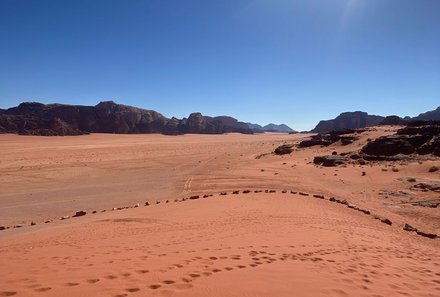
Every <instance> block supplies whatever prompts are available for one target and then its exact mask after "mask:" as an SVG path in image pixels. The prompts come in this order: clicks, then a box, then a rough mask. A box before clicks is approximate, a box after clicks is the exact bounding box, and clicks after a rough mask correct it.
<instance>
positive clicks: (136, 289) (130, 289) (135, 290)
mask: <svg viewBox="0 0 440 297" xmlns="http://www.w3.org/2000/svg"><path fill="white" fill-rule="evenodd" d="M140 290H141V289H139V288H128V289H126V291H127V292H130V293H134V292H138V291H140Z"/></svg>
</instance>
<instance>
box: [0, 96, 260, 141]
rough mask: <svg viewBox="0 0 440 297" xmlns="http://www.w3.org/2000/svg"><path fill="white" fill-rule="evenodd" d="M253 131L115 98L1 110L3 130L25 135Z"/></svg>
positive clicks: (219, 120)
mask: <svg viewBox="0 0 440 297" xmlns="http://www.w3.org/2000/svg"><path fill="white" fill-rule="evenodd" d="M228 132H238V133H246V134H251V133H253V131H252V130H251V129H250V128H249V126H248V125H247V124H246V123H243V122H239V121H237V120H236V119H234V118H231V117H226V116H221V117H207V116H203V115H202V114H200V113H193V114H191V115H190V116H189V118H188V119H182V120H179V119H176V118H171V119H168V118H166V117H165V116H163V115H162V114H160V113H158V112H156V111H153V110H146V109H141V108H136V107H132V106H127V105H122V104H116V103H115V102H113V101H105V102H100V103H99V104H97V105H96V106H81V105H65V104H47V105H45V104H41V103H37V102H27V103H22V104H20V105H19V106H17V107H13V108H10V109H7V110H0V133H17V134H25V135H47V136H52V135H81V134H87V133H117V134H134V133H163V134H169V135H176V134H184V133H196V134H222V133H228Z"/></svg>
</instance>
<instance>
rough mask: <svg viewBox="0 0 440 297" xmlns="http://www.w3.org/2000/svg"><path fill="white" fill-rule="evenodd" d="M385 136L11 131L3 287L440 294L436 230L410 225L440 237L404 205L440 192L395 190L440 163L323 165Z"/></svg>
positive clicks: (430, 221) (1, 247)
mask: <svg viewBox="0 0 440 297" xmlns="http://www.w3.org/2000/svg"><path fill="white" fill-rule="evenodd" d="M387 133H392V130H391V129H390V128H389V127H383V128H380V129H377V130H374V131H369V132H367V133H365V134H363V135H362V136H361V139H360V140H359V141H357V142H355V143H353V144H352V145H348V146H340V145H337V144H336V145H332V146H330V147H327V148H310V149H304V150H299V151H295V152H294V153H292V154H291V155H286V156H275V155H270V154H269V155H266V154H267V153H270V152H271V151H273V149H274V148H275V147H276V146H277V145H280V144H283V143H284V142H285V141H288V142H297V141H299V140H300V139H302V138H304V137H306V136H307V135H282V134H265V135H237V134H231V135H217V136H213V135H185V136H178V137H167V136H161V135H89V136H79V137H68V138H50V137H49V138H46V137H20V136H13V135H2V136H0V139H1V141H0V147H1V151H2V155H1V157H0V161H1V162H0V170H1V172H2V175H1V176H0V179H1V180H0V181H1V183H2V185H7V186H6V187H2V188H1V190H0V220H1V221H0V224H2V225H8V226H12V225H14V224H23V225H24V227H23V228H18V229H14V228H11V229H8V230H3V231H1V232H0V254H1V260H0V265H1V267H2V269H0V296H113V297H116V296H376V297H377V296H384V297H387V296H439V295H440V281H439V279H440V260H439V259H440V245H439V240H438V239H437V240H432V239H428V238H424V237H421V236H418V235H416V234H415V233H414V232H406V231H404V230H403V229H402V228H403V226H404V224H405V223H410V224H411V225H414V226H416V227H418V228H421V229H422V230H427V231H430V232H434V233H437V234H438V233H440V221H439V214H438V208H426V207H416V206H412V205H410V204H405V203H403V202H405V201H406V200H411V199H416V198H417V199H433V198H438V194H436V193H432V192H429V191H428V192H423V191H419V192H415V191H414V193H413V194H409V195H408V196H398V195H397V196H396V195H391V194H389V193H394V192H398V191H399V190H406V191H410V188H411V184H410V182H408V181H407V179H406V177H408V176H411V177H415V178H416V179H419V180H425V179H426V180H433V179H438V174H437V173H434V174H432V173H429V172H428V170H427V169H428V168H429V167H430V166H432V164H435V163H436V161H425V162H423V163H422V164H419V163H417V162H412V163H408V164H406V163H402V164H400V163H397V164H392V166H393V167H396V168H398V169H399V170H398V171H392V170H387V171H384V169H386V168H390V167H387V166H386V164H383V165H376V166H372V167H370V166H351V165H350V166H347V167H346V168H341V167H339V168H322V167H319V166H314V165H313V164H310V162H311V161H312V160H313V156H315V155H318V154H324V153H331V152H332V151H333V150H337V151H338V152H343V151H352V150H355V149H357V148H359V146H361V145H362V144H363V143H365V142H366V141H367V138H374V137H377V136H379V135H384V134H387ZM256 157H259V158H258V159H257V158H256ZM437 163H438V162H437ZM362 172H365V173H366V174H365V175H363V174H361V173H362ZM245 189H249V190H250V193H247V194H245V193H243V190H245ZM269 189H270V190H273V191H274V192H273V193H266V192H265V190H269ZM233 191H239V194H232V192H233ZM255 191H258V193H255ZM260 191H262V192H260ZM300 191H302V192H307V193H310V195H309V196H304V195H300V194H299V193H298V192H300ZM411 191H413V190H411ZM221 192H224V193H227V195H220V193H221ZM283 192H285V193H283ZM292 192H293V193H292ZM205 194H206V195H207V194H212V196H209V197H207V198H203V195H205ZM313 194H320V195H323V196H324V197H325V199H319V197H313ZM194 195H199V196H200V198H199V199H185V201H182V198H188V197H190V196H194ZM385 196H387V198H385ZM329 197H336V198H337V199H347V200H348V201H349V202H350V203H354V204H356V205H357V206H358V207H359V208H362V209H366V210H368V211H369V212H371V214H369V215H366V214H364V213H362V212H360V211H356V210H354V209H352V208H348V207H347V206H346V205H343V204H339V203H335V202H331V201H329V200H328V199H329ZM158 200H159V201H161V202H160V203H159V204H156V201H158ZM166 200H168V201H169V203H165V201H166ZM175 200H177V202H175ZM146 201H149V202H150V204H151V205H149V206H143V205H144V203H145V202H146ZM136 203H139V204H140V205H141V206H140V207H137V208H133V206H134V205H135V204H136ZM122 206H130V208H129V209H123V210H118V211H111V209H112V208H114V207H122ZM79 209H85V210H86V211H87V212H88V214H87V215H86V216H82V217H78V218H70V219H67V220H59V218H60V217H61V216H64V215H69V216H71V215H72V214H73V213H74V212H75V211H76V210H79ZM104 209H105V210H107V211H106V212H101V211H102V210H104ZM93 210H97V213H96V214H91V212H92V211H93ZM374 214H378V215H380V216H381V217H383V218H388V219H389V220H391V221H392V225H391V226H390V225H388V224H384V223H382V222H381V221H380V220H377V219H374ZM49 218H50V219H52V220H53V221H52V222H51V223H50V224H44V223H43V221H44V220H47V219H49ZM30 221H35V222H36V223H37V225H36V226H28V225H29V223H30Z"/></svg>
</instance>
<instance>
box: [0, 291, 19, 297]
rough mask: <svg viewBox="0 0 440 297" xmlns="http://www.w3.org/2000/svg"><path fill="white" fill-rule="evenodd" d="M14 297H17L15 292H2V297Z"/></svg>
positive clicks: (0, 293)
mask: <svg viewBox="0 0 440 297" xmlns="http://www.w3.org/2000/svg"><path fill="white" fill-rule="evenodd" d="M14 295H17V292H14V291H4V292H0V296H14Z"/></svg>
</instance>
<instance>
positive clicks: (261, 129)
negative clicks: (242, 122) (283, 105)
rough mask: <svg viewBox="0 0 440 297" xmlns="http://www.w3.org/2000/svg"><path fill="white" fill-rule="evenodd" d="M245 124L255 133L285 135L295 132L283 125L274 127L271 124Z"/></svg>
mask: <svg viewBox="0 0 440 297" xmlns="http://www.w3.org/2000/svg"><path fill="white" fill-rule="evenodd" d="M246 124H247V125H248V126H249V128H251V129H252V130H254V131H255V132H285V133H290V132H296V131H295V130H293V129H292V128H290V127H289V126H287V125H285V124H281V125H276V124H272V123H271V124H267V125H266V126H261V125H258V124H252V123H246Z"/></svg>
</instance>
